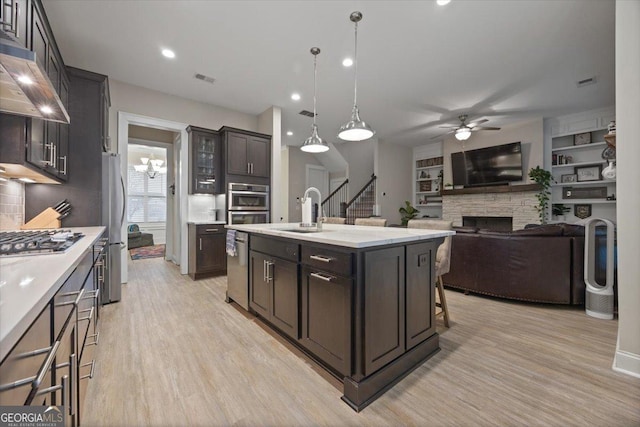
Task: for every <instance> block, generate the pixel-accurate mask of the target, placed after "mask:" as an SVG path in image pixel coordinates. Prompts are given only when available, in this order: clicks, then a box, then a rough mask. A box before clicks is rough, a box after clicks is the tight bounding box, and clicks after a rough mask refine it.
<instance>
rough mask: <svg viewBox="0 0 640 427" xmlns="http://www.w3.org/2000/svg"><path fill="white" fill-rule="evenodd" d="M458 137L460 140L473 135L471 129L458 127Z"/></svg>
mask: <svg viewBox="0 0 640 427" xmlns="http://www.w3.org/2000/svg"><path fill="white" fill-rule="evenodd" d="M455 135H456V139H457V140H458V141H466V140H467V139H469V137H470V136H471V129H469V128H468V127H461V128H458V129H456V133H455Z"/></svg>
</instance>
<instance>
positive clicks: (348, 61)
mask: <svg viewBox="0 0 640 427" xmlns="http://www.w3.org/2000/svg"><path fill="white" fill-rule="evenodd" d="M342 65H344V66H345V67H351V66H352V65H353V59H351V58H344V59H343V60H342Z"/></svg>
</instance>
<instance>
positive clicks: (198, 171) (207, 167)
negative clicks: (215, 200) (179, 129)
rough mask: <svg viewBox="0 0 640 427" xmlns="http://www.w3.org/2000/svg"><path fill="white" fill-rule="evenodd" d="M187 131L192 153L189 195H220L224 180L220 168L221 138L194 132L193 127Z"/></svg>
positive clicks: (215, 134)
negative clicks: (222, 180)
mask: <svg viewBox="0 0 640 427" xmlns="http://www.w3.org/2000/svg"><path fill="white" fill-rule="evenodd" d="M190 129H191V130H190ZM187 130H188V131H189V144H190V148H191V153H192V156H191V182H190V183H189V193H190V194H194V193H204V194H218V193H219V192H220V189H221V178H222V177H221V176H220V169H219V167H218V165H219V157H220V137H219V136H218V134H217V133H215V132H204V131H200V130H194V129H193V127H192V126H190V127H189V128H188V129H187Z"/></svg>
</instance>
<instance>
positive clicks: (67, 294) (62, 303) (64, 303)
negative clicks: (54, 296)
mask: <svg viewBox="0 0 640 427" xmlns="http://www.w3.org/2000/svg"><path fill="white" fill-rule="evenodd" d="M76 294H78V296H77V297H76V300H75V301H69V302H61V303H58V304H56V307H64V306H65V305H71V304H73V305H78V303H79V302H80V300H81V299H82V295H83V294H84V289H82V290H80V291H78V292H66V293H64V294H60V295H58V296H62V297H66V296H70V295H76Z"/></svg>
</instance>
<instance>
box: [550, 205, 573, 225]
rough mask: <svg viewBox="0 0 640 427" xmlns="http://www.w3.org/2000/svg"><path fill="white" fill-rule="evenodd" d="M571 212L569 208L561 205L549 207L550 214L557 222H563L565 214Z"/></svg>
mask: <svg viewBox="0 0 640 427" xmlns="http://www.w3.org/2000/svg"><path fill="white" fill-rule="evenodd" d="M569 211H571V208H570V207H569V206H565V205H563V204H562V203H556V204H554V205H553V206H551V214H552V215H553V216H554V217H556V219H557V220H558V221H564V220H565V219H566V214H567V213H569Z"/></svg>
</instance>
